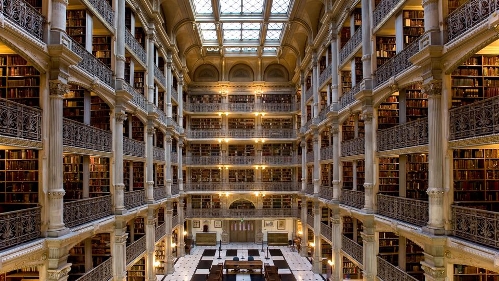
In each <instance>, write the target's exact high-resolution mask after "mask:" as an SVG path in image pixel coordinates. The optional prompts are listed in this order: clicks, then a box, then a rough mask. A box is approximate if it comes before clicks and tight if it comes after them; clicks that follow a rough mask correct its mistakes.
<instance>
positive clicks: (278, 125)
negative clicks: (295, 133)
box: [262, 118, 293, 130]
mask: <svg viewBox="0 0 499 281" xmlns="http://www.w3.org/2000/svg"><path fill="white" fill-rule="evenodd" d="M262 128H263V129H276V130H279V129H293V119H292V118H262Z"/></svg>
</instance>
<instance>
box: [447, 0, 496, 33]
mask: <svg viewBox="0 0 499 281" xmlns="http://www.w3.org/2000/svg"><path fill="white" fill-rule="evenodd" d="M498 5H499V3H498V2H497V1H495V0H470V1H467V2H466V3H464V4H463V5H461V6H460V7H459V8H458V9H456V10H455V11H453V12H452V13H451V14H449V16H448V17H447V34H448V40H449V41H452V40H454V39H456V38H457V37H459V36H461V35H463V34H464V33H466V32H467V31H469V30H471V29H472V28H473V27H475V26H478V25H479V23H480V22H481V21H483V20H486V19H488V18H489V16H490V15H491V14H493V13H494V12H496V11H497V10H498V9H499V7H498Z"/></svg>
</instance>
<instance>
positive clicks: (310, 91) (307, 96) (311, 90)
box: [305, 86, 314, 100]
mask: <svg viewBox="0 0 499 281" xmlns="http://www.w3.org/2000/svg"><path fill="white" fill-rule="evenodd" d="M313 94H314V88H313V87H312V86H310V88H308V89H307V91H305V100H309V99H310V98H311V97H312V95H313Z"/></svg>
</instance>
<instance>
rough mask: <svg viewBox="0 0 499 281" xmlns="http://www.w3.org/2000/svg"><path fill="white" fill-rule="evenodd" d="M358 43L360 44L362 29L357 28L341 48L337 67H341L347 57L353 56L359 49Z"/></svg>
mask: <svg viewBox="0 0 499 281" xmlns="http://www.w3.org/2000/svg"><path fill="white" fill-rule="evenodd" d="M360 43H362V28H358V29H357V31H355V33H354V34H353V36H352V37H350V40H348V41H347V43H346V44H345V46H343V48H341V50H340V63H339V65H343V64H344V63H345V61H346V60H347V59H348V58H349V57H351V56H352V55H354V54H355V52H356V51H357V49H358V48H359V47H360Z"/></svg>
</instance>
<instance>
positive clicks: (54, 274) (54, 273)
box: [48, 266, 71, 281]
mask: <svg viewBox="0 0 499 281" xmlns="http://www.w3.org/2000/svg"><path fill="white" fill-rule="evenodd" d="M69 271H71V266H68V267H65V268H63V269H61V270H48V279H49V280H57V281H58V280H60V279H61V278H63V277H65V276H67V275H68V274H69Z"/></svg>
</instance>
